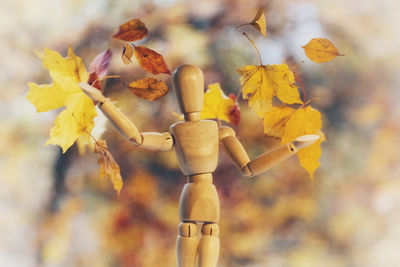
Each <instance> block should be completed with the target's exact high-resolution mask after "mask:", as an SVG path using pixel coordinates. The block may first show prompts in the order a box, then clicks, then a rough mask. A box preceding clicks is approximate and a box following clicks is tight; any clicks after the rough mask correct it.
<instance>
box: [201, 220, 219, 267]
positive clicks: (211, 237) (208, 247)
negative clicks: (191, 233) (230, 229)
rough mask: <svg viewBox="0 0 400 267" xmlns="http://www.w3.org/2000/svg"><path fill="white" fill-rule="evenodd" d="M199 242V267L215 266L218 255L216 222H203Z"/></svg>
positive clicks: (217, 228)
mask: <svg viewBox="0 0 400 267" xmlns="http://www.w3.org/2000/svg"><path fill="white" fill-rule="evenodd" d="M201 233H202V235H203V236H202V238H201V240H200V244H199V252H198V254H199V267H216V266H217V262H218V256H219V238H218V235H219V227H218V224H216V223H204V225H203V228H202V229H201Z"/></svg>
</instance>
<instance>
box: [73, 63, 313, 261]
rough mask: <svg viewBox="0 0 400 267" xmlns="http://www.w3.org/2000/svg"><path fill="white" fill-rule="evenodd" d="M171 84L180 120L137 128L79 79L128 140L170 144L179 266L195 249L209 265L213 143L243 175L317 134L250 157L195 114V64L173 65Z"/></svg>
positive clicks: (214, 213)
mask: <svg viewBox="0 0 400 267" xmlns="http://www.w3.org/2000/svg"><path fill="white" fill-rule="evenodd" d="M173 84H174V89H175V93H176V96H177V98H178V102H179V106H180V108H181V110H182V112H183V114H184V118H185V120H184V121H181V122H177V123H175V124H173V125H171V127H170V129H169V133H168V132H164V133H154V132H149V133H140V132H139V131H138V130H137V128H136V127H135V126H134V124H133V123H132V122H131V121H130V120H129V119H128V118H127V117H126V116H125V115H124V114H122V113H121V112H120V111H119V110H118V109H116V108H115V106H114V105H113V104H112V103H111V102H110V101H109V100H108V99H107V98H105V97H104V96H103V95H102V94H101V92H100V91H99V90H97V89H95V88H93V87H91V86H90V85H88V84H84V83H81V84H80V86H81V88H82V89H83V91H84V92H85V93H86V94H87V95H88V96H89V97H91V98H92V99H93V100H94V101H96V102H97V103H98V106H99V108H100V109H101V110H102V111H103V113H104V114H105V115H106V116H107V117H108V119H109V120H110V121H111V122H112V123H113V125H114V126H115V128H116V129H117V130H118V131H119V132H120V133H121V134H122V135H123V136H124V137H125V138H126V139H128V140H129V141H130V142H131V143H133V144H134V145H136V146H140V147H143V148H147V149H153V150H168V149H171V148H172V147H173V146H174V147H175V152H176V156H177V158H178V161H179V166H180V169H181V171H182V172H183V173H184V174H185V175H186V176H187V177H188V178H187V179H188V180H187V183H186V185H185V186H184V188H183V191H182V194H181V198H180V201H179V219H180V221H181V223H180V224H179V235H178V238H177V243H176V247H177V262H178V266H179V267H193V266H194V264H195V258H196V255H197V257H198V259H199V266H200V267H215V266H216V265H217V261H218V255H219V238H218V235H219V227H218V224H217V223H218V221H219V216H220V208H219V200H218V194H217V191H216V189H215V186H214V185H213V184H212V179H213V178H212V173H213V172H214V170H215V169H216V167H217V163H218V145H219V143H222V145H223V147H224V148H225V150H226V151H227V152H228V154H229V156H230V157H231V158H232V159H233V161H234V163H235V165H236V166H237V167H238V168H239V170H240V171H241V173H242V174H243V175H244V176H248V177H250V176H253V175H258V174H260V173H262V172H264V171H266V170H268V169H269V168H271V167H272V166H274V165H275V164H277V163H279V162H281V161H282V160H285V159H287V158H288V157H290V156H292V155H294V154H295V153H296V152H297V150H298V149H300V148H303V147H306V146H308V145H310V144H312V143H314V142H315V141H316V140H318V138H319V136H318V135H304V136H301V137H299V138H297V139H296V140H295V141H294V142H292V143H289V144H285V145H282V146H280V147H278V148H276V149H273V150H272V151H269V152H267V153H264V154H262V155H260V156H259V157H257V158H256V159H254V160H250V159H249V157H248V155H247V153H246V151H245V150H244V148H243V146H242V145H241V143H240V142H239V140H238V139H237V138H236V137H235V131H234V130H233V129H232V128H230V127H227V126H222V127H218V124H217V122H215V121H213V120H200V112H201V110H202V108H203V94H204V79H203V74H202V72H201V70H200V69H198V68H197V67H194V66H191V65H182V66H180V67H178V68H177V69H176V70H175V72H174V74H173ZM197 223H203V224H202V228H201V233H202V237H201V238H200V239H199V237H198V236H197Z"/></svg>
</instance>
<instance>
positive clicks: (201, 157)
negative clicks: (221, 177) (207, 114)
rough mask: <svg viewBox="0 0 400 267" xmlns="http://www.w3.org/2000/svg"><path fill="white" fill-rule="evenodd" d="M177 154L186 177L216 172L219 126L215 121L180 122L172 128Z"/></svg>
mask: <svg viewBox="0 0 400 267" xmlns="http://www.w3.org/2000/svg"><path fill="white" fill-rule="evenodd" d="M170 133H171V134H172V136H173V137H174V141H175V153H176V156H177V158H178V162H179V166H180V168H181V170H182V172H183V173H184V174H185V175H193V174H199V173H209V172H214V170H215V169H216V167H217V164H218V148H219V147H218V125H217V123H216V122H215V121H211V120H201V121H188V122H185V121H184V122H178V123H175V124H173V125H172V126H171V127H170Z"/></svg>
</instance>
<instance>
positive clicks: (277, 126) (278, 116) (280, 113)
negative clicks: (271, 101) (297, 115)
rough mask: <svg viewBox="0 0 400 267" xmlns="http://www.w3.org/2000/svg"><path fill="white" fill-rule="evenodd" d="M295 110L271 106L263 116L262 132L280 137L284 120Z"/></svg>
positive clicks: (284, 123)
mask: <svg viewBox="0 0 400 267" xmlns="http://www.w3.org/2000/svg"><path fill="white" fill-rule="evenodd" d="M295 111H296V110H295V109H293V108H291V107H287V106H282V107H273V108H272V110H271V111H268V112H267V113H265V116H264V133H265V134H266V135H267V136H271V137H275V138H282V136H283V134H284V129H285V126H286V122H287V121H288V120H289V119H290V116H292V114H293V113H294V112H295Z"/></svg>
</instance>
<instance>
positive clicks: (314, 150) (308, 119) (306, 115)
mask: <svg viewBox="0 0 400 267" xmlns="http://www.w3.org/2000/svg"><path fill="white" fill-rule="evenodd" d="M321 126H322V121H321V114H320V113H319V111H318V110H316V109H314V108H312V107H311V106H308V107H305V108H303V107H302V108H299V109H298V110H296V111H295V112H294V113H293V114H292V115H291V116H290V118H289V119H288V120H287V122H286V124H285V127H284V129H283V136H282V139H281V144H287V143H289V142H292V141H293V140H295V139H296V138H297V137H299V136H302V135H307V134H317V135H319V136H320V137H321V138H320V139H319V140H318V141H316V142H315V143H314V144H312V145H310V146H308V147H306V148H302V149H300V150H299V151H298V152H297V156H298V157H299V159H300V164H301V166H303V168H305V169H306V170H307V171H308V173H309V174H310V177H311V179H313V178H314V171H315V170H316V169H317V168H318V166H319V162H318V160H319V158H320V156H321V146H320V144H321V142H322V141H325V135H324V134H323V133H322V132H321Z"/></svg>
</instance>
